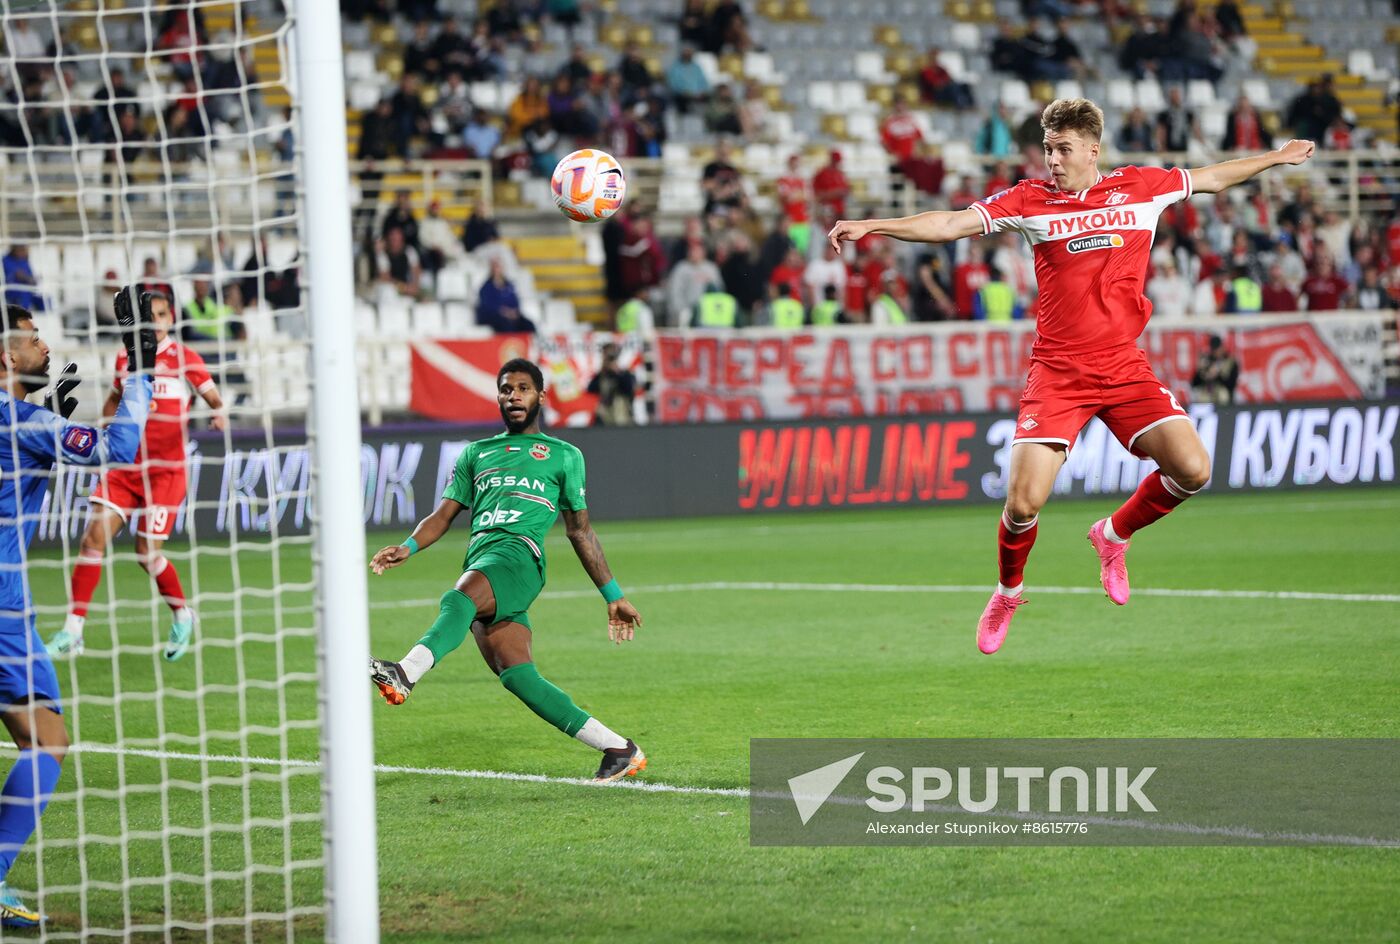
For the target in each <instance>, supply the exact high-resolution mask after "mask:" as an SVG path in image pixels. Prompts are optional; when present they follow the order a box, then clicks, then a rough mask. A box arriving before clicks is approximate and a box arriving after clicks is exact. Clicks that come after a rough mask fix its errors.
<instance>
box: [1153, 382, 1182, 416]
mask: <svg viewBox="0 0 1400 944" xmlns="http://www.w3.org/2000/svg"><path fill="white" fill-rule="evenodd" d="M1157 389H1158V390H1160V391H1162V392H1163V393H1165V394H1166V395H1167V399H1168V400H1170V401H1171V402H1172V409H1173V410H1176V412H1178V413H1185V412H1186V411H1185V410H1183V409H1182V408H1181V404H1180V403H1178V402H1176V394H1174V393H1172V392H1171V391H1170V390H1168V389H1167V388H1166V387H1158V388H1157Z"/></svg>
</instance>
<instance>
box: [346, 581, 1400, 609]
mask: <svg viewBox="0 0 1400 944" xmlns="http://www.w3.org/2000/svg"><path fill="white" fill-rule="evenodd" d="M630 589H631V591H632V593H634V594H642V593H686V592H698V591H709V590H759V591H766V592H775V593H814V592H816V593H821V592H828V593H979V594H985V593H990V592H991V589H992V588H991V586H990V585H985V584H984V585H968V584H904V583H815V582H813V583H798V582H766V581H749V582H744V581H730V580H714V581H708V582H704V583H666V584H654V585H652V586H641V587H633V588H630ZM597 593H598V591H597V590H546V591H545V592H544V593H541V594H540V597H541V598H542V599H547V600H569V599H575V598H578V597H593V596H597ZM1037 593H1045V594H1056V595H1070V596H1080V595H1085V594H1088V595H1090V596H1099V595H1101V594H1102V593H1103V590H1102V589H1101V588H1099V587H1090V586H1084V587H1041V586H1037V585H1035V584H1030V585H1029V586H1028V587H1027V588H1026V595H1027V596H1035V595H1036V594H1037ZM1133 593H1135V594H1137V595H1139V596H1146V597H1192V598H1200V599H1226V600H1319V601H1327V602H1333V603H1400V593H1326V592H1320V591H1310V590H1215V589H1204V590H1192V589H1172V588H1165V587H1144V588H1140V589H1136V590H1134V591H1133ZM436 602H437V598H435V597H434V598H432V599H424V600H412V601H405V600H395V601H392V602H384V603H372V604H370V605H371V606H373V607H400V606H405V605H414V606H417V605H423V604H428V603H436Z"/></svg>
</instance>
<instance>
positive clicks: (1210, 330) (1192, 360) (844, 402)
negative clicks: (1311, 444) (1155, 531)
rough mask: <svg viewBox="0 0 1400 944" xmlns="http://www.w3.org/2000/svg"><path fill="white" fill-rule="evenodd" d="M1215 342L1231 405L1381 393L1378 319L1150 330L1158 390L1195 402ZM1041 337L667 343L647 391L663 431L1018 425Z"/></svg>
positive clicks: (1216, 323)
mask: <svg viewBox="0 0 1400 944" xmlns="http://www.w3.org/2000/svg"><path fill="white" fill-rule="evenodd" d="M1212 334H1219V335H1221V336H1222V337H1223V338H1224V340H1225V344H1226V346H1227V347H1228V348H1229V349H1230V350H1231V351H1233V352H1234V354H1235V356H1236V358H1238V359H1239V362H1240V381H1239V387H1238V391H1237V400H1238V401H1239V402H1241V403H1277V402H1287V401H1300V400H1327V399H1357V398H1361V397H1380V396H1383V395H1384V393H1385V389H1384V388H1385V384H1384V356H1383V353H1382V347H1383V338H1384V334H1385V328H1384V321H1383V319H1382V318H1381V317H1380V316H1379V315H1353V314H1347V315H1343V314H1328V315H1319V316H1316V317H1315V318H1306V317H1301V318H1300V317H1291V318H1265V317H1252V318H1251V317H1245V318H1230V319H1220V320H1215V319H1213V320H1212V321H1211V322H1209V323H1208V324H1201V323H1200V322H1193V321H1191V320H1189V319H1178V320H1174V321H1168V320H1163V321H1161V322H1154V323H1153V324H1152V325H1150V326H1149V327H1148V329H1147V331H1146V332H1145V333H1144V335H1143V337H1142V338H1141V340H1140V342H1139V344H1140V346H1141V347H1142V348H1143V349H1144V350H1145V351H1147V353H1148V356H1149V358H1150V359H1151V361H1152V364H1153V368H1154V369H1155V370H1156V371H1157V374H1158V376H1159V377H1160V378H1161V379H1162V381H1163V382H1164V383H1165V384H1166V385H1168V386H1169V387H1171V388H1172V390H1173V391H1174V392H1175V393H1176V394H1177V396H1178V397H1179V398H1180V399H1182V400H1183V401H1189V400H1190V386H1191V375H1192V374H1193V373H1194V371H1195V368H1196V361H1197V358H1198V357H1199V356H1200V354H1201V352H1202V351H1203V350H1204V349H1205V347H1206V344H1207V342H1208V341H1209V338H1210V336H1211V335H1212ZM1033 343H1034V325H1033V324H1029V325H1020V324H1015V325H1007V326H987V325H982V324H937V325H920V326H913V327H909V328H869V327H854V328H838V329H828V330H823V331H806V332H797V333H785V332H776V331H767V330H749V331H712V332H701V331H685V332H667V333H663V334H661V335H660V336H659V337H658V339H657V341H656V346H655V373H654V377H653V392H654V395H655V398H656V418H657V421H658V422H662V423H688V422H715V421H731V422H732V421H748V422H751V421H758V420H774V419H805V418H830V417H841V416H902V415H909V414H916V413H955V412H963V411H969V412H980V411H992V412H1010V411H1012V410H1014V409H1015V407H1016V404H1017V401H1018V400H1019V397H1020V393H1021V386H1022V384H1023V383H1024V382H1025V377H1026V370H1027V368H1028V366H1029V363H1030V356H1031V347H1032V344H1033Z"/></svg>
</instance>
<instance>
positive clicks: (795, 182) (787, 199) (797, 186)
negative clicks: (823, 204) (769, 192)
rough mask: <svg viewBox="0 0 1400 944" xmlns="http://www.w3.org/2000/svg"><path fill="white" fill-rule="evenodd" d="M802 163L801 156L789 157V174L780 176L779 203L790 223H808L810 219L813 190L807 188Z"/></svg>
mask: <svg viewBox="0 0 1400 944" xmlns="http://www.w3.org/2000/svg"><path fill="white" fill-rule="evenodd" d="M801 164H802V158H801V156H800V155H797V154H794V155H792V156H791V157H789V158H788V162H787V166H788V172H787V174H786V175H785V176H782V177H779V178H778V203H779V204H780V205H781V206H782V208H783V216H784V217H785V218H786V219H787V221H788V222H789V223H806V222H807V221H808V219H810V210H809V208H808V204H809V202H810V201H811V192H810V191H809V190H808V189H807V179H806V178H805V177H803V176H802V167H801Z"/></svg>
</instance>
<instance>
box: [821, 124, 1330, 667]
mask: <svg viewBox="0 0 1400 944" xmlns="http://www.w3.org/2000/svg"><path fill="white" fill-rule="evenodd" d="M1041 125H1042V126H1043V127H1044V129H1045V139H1044V152H1045V166H1046V167H1047V168H1048V169H1049V170H1050V175H1051V180H1049V181H1040V180H1023V181H1021V182H1020V183H1018V184H1017V185H1016V186H1014V187H1011V188H1008V189H1006V190H1003V191H1002V192H1000V193H998V194H994V195H993V196H990V197H988V198H987V199H985V200H980V201H978V202H976V203H974V204H973V205H972V206H971V207H969V208H968V209H966V210H959V211H956V212H945V211H937V210H935V211H931V212H928V213H920V214H918V215H917V216H909V217H904V218H903V219H897V220H864V221H860V222H850V221H845V220H843V221H841V222H838V223H837V224H836V225H835V226H834V227H832V229H831V232H830V233H829V234H828V238H829V239H830V240H831V243H832V245H833V246H835V247H837V250H838V251H840V246H841V242H842V241H843V240H858V239H861V238H863V237H865V236H867V235H869V234H871V233H877V234H880V235H884V236H893V237H894V238H896V239H903V240H908V241H910V242H925V243H943V242H951V241H952V240H955V239H962V238H964V237H967V236H978V235H987V234H989V233H996V232H1004V231H1007V230H1014V231H1017V232H1020V233H1021V234H1022V235H1023V236H1024V237H1025V238H1026V241H1027V242H1029V243H1030V244H1031V247H1032V249H1033V251H1034V254H1035V274H1036V282H1037V283H1038V285H1039V286H1040V297H1039V318H1038V319H1037V321H1036V339H1035V347H1034V349H1033V350H1032V356H1031V368H1030V373H1029V376H1027V378H1026V388H1025V390H1024V391H1023V392H1022V394H1021V407H1020V413H1019V415H1018V416H1017V419H1016V424H1017V425H1016V437H1015V443H1014V445H1013V448H1012V450H1011V472H1010V481H1009V482H1008V483H1007V491H1006V506H1005V509H1004V510H1003V511H1002V515H1001V528H1000V531H999V533H998V541H997V545H998V551H999V564H1000V567H999V571H1000V581H999V582H998V584H997V589H996V592H995V593H993V594H992V599H991V601H990V602H989V603H988V604H987V608H986V610H984V611H983V613H982V619H981V620H980V621H979V622H978V624H977V647H978V648H979V649H981V650H982V651H983V652H985V653H988V654H990V653H993V652H996V651H997V649H999V648H1000V647H1001V644H1002V642H1003V641H1004V640H1005V639H1006V632H1007V630H1008V628H1010V625H1011V617H1012V615H1013V614H1014V613H1015V611H1016V608H1017V607H1018V606H1020V605H1021V604H1022V603H1023V602H1024V600H1023V598H1022V596H1021V590H1022V575H1023V573H1024V571H1025V566H1026V559H1027V558H1028V557H1029V556H1030V551H1031V546H1032V545H1033V544H1034V543H1035V535H1036V519H1037V517H1038V516H1039V514H1040V509H1041V506H1043V505H1044V504H1045V501H1046V499H1047V498H1049V497H1050V490H1051V488H1052V487H1053V486H1054V484H1055V476H1056V475H1057V474H1058V473H1059V471H1060V467H1061V466H1062V465H1063V464H1064V461H1065V458H1066V456H1068V454H1069V450H1070V448H1071V446H1073V444H1074V441H1075V439H1076V438H1077V437H1078V435H1079V431H1080V430H1081V429H1082V428H1083V427H1084V425H1085V424H1086V423H1088V422H1089V420H1090V418H1092V417H1094V416H1098V417H1099V418H1100V419H1102V420H1103V422H1104V424H1105V425H1106V426H1108V428H1109V430H1110V431H1111V432H1112V433H1113V435H1114V436H1116V437H1117V439H1118V441H1119V442H1121V443H1122V444H1123V445H1124V446H1125V447H1126V448H1127V449H1128V450H1130V451H1131V452H1132V453H1133V454H1134V455H1137V456H1141V457H1146V458H1149V459H1152V460H1154V461H1155V462H1156V463H1157V466H1158V471H1154V472H1152V473H1150V474H1149V475H1148V476H1147V477H1146V478H1145V479H1143V481H1142V484H1141V485H1139V486H1138V489H1137V491H1136V492H1135V493H1134V494H1133V496H1132V497H1131V498H1129V499H1128V500H1127V501H1126V502H1125V503H1124V504H1123V506H1122V507H1121V508H1119V509H1118V510H1117V511H1116V512H1114V513H1113V515H1112V517H1109V518H1105V519H1103V520H1102V521H1098V522H1095V523H1094V525H1093V527H1091V528H1090V529H1089V541H1090V542H1091V543H1092V544H1093V546H1094V550H1095V551H1096V552H1097V553H1098V556H1099V580H1100V582H1101V583H1102V584H1103V587H1104V590H1105V591H1106V592H1107V594H1108V597H1109V599H1110V600H1112V601H1113V602H1114V603H1117V604H1119V605H1120V606H1121V605H1122V604H1124V603H1127V602H1128V570H1127V566H1126V564H1125V562H1124V556H1125V553H1126V551H1127V549H1128V538H1130V537H1131V536H1132V535H1133V533H1134V532H1135V531H1137V530H1138V529H1139V528H1143V527H1146V526H1147V525H1149V524H1151V523H1152V522H1154V521H1156V520H1157V519H1159V518H1161V517H1163V516H1164V515H1166V514H1167V513H1168V512H1170V511H1171V510H1172V509H1173V508H1175V507H1176V506H1177V505H1179V504H1181V503H1182V502H1183V501H1185V500H1186V499H1187V498H1189V497H1191V496H1192V495H1194V494H1196V492H1198V491H1200V490H1201V489H1202V488H1204V487H1205V484H1206V482H1207V481H1208V480H1209V479H1210V456H1209V454H1208V453H1207V452H1206V448H1205V445H1204V444H1203V443H1202V442H1201V439H1200V437H1199V436H1198V435H1197V434H1196V429H1195V427H1194V426H1193V425H1192V424H1191V423H1189V422H1185V423H1180V422H1172V421H1173V420H1186V419H1189V417H1187V415H1186V411H1185V410H1183V409H1182V408H1181V405H1180V404H1178V403H1177V401H1176V397H1174V396H1173V395H1172V392H1171V391H1170V390H1169V389H1168V388H1167V387H1166V386H1165V385H1164V384H1162V383H1161V382H1160V381H1159V380H1158V379H1157V377H1156V376H1155V375H1154V374H1153V373H1152V367H1151V366H1150V365H1149V364H1148V362H1147V356H1146V355H1145V354H1144V353H1143V352H1142V351H1141V350H1139V349H1138V347H1137V344H1136V341H1137V338H1138V335H1140V334H1142V330H1143V328H1145V327H1146V326H1147V319H1148V317H1149V316H1150V315H1151V314H1152V303H1151V302H1149V301H1148V300H1147V298H1146V297H1145V296H1144V295H1143V291H1142V288H1143V281H1144V279H1145V277H1146V272H1147V267H1148V256H1149V254H1150V252H1151V250H1152V237H1153V234H1154V232H1155V231H1156V229H1157V220H1158V217H1160V216H1161V215H1162V212H1163V211H1164V210H1166V208H1167V207H1168V206H1170V205H1172V204H1173V203H1176V202H1178V201H1182V200H1186V199H1189V198H1190V197H1191V195H1192V194H1195V193H1219V192H1220V191H1222V190H1225V189H1227V188H1229V187H1233V186H1235V185H1236V184H1240V183H1243V182H1244V181H1246V180H1249V179H1250V178H1251V177H1253V176H1255V175H1256V174H1259V173H1261V172H1263V171H1265V170H1267V169H1269V168H1270V167H1274V166H1277V165H1279V164H1301V163H1303V162H1304V161H1306V160H1307V159H1308V158H1309V157H1311V156H1312V153H1313V143H1312V142H1311V141H1290V142H1288V143H1287V144H1285V145H1284V146H1283V147H1281V148H1279V149H1278V150H1277V151H1270V152H1269V153H1267V154H1261V155H1258V156H1255V157H1245V158H1240V159H1238V160H1233V161H1226V162H1224V163H1222V164H1213V165H1211V166H1210V167H1202V168H1199V169H1197V170H1186V169H1184V168H1170V169H1162V168H1158V167H1120V168H1118V169H1117V170H1115V171H1112V172H1111V173H1109V174H1106V175H1105V174H1101V173H1099V171H1098V160H1099V141H1100V139H1101V138H1102V137H1103V112H1102V111H1100V110H1099V107H1098V106H1097V105H1095V104H1094V103H1093V102H1090V101H1088V100H1087V99H1082V98H1075V99H1060V100H1058V101H1055V102H1052V103H1051V104H1050V105H1049V106H1047V107H1046V109H1045V111H1044V113H1043V114H1042V116H1041Z"/></svg>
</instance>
